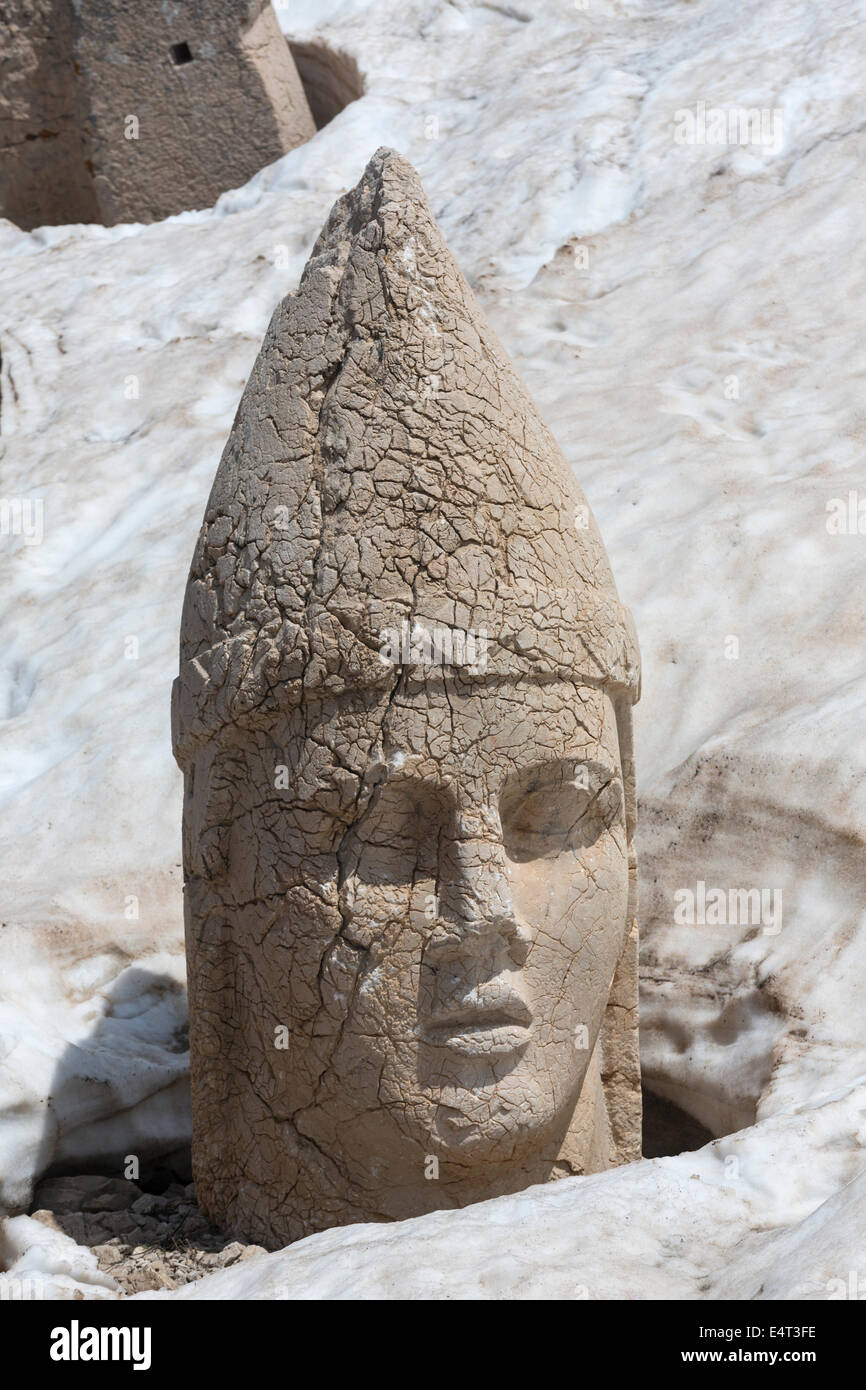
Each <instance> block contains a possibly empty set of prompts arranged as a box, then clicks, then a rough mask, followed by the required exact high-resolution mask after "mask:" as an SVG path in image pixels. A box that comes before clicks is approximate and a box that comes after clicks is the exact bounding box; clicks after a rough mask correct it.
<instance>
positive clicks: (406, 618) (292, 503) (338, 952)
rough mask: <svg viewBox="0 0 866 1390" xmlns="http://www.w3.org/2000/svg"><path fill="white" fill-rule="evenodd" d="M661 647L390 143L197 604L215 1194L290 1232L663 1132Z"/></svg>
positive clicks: (218, 531) (191, 860)
mask: <svg viewBox="0 0 866 1390" xmlns="http://www.w3.org/2000/svg"><path fill="white" fill-rule="evenodd" d="M386 634H387V640H385V637H386ZM443 635H444V636H443ZM428 637H429V638H431V639H432V638H435V639H436V641H435V642H432V641H431V643H430V644H429V645H430V648H431V650H430V652H428V651H427V644H426V638H428ZM444 637H448V639H449V640H448V641H447V642H446V641H445V640H444ZM440 639H442V640H441V641H440ZM458 639H459V640H458ZM416 646H417V647H418V652H416V650H415V648H416ZM470 647H471V652H470ZM419 653H420V654H419ZM639 672H640V662H639V654H638V650H637V643H636V640H635V636H634V631H633V626H632V623H631V620H630V618H629V616H628V614H627V613H626V611H625V610H624V609H623V608H622V605H621V604H620V602H619V599H618V596H617V593H616V587H615V584H614V581H613V576H612V574H611V572H610V565H609V562H608V559H607V556H606V554H605V551H604V546H603V544H602V541H601V538H600V536H599V534H598V529H597V527H596V526H595V522H594V521H593V519H592V517H591V515H590V513H589V508H588V506H587V505H586V503H585V500H584V499H583V495H582V493H581V492H580V489H579V488H578V487H577V485H576V483H575V480H574V478H573V477H572V475H571V470H570V469H569V467H568V465H567V464H566V462H565V460H564V458H563V457H562V455H561V453H560V451H559V450H558V448H557V446H556V444H555V441H554V440H553V439H552V437H551V436H550V433H549V431H548V430H547V427H546V426H545V424H544V422H543V420H542V419H541V417H540V416H539V414H538V412H537V410H536V409H535V407H534V405H533V403H532V402H531V400H530V399H529V397H528V396H527V394H526V392H525V389H524V387H523V386H522V384H521V383H520V381H519V380H518V378H517V375H516V373H515V372H514V370H513V367H512V366H511V364H510V363H509V361H508V359H507V356H506V355H505V353H504V351H503V349H502V348H501V347H500V345H499V344H498V343H497V342H496V339H495V336H494V334H493V332H492V330H491V329H490V327H489V325H488V324H487V323H486V322H485V320H484V316H483V314H482V313H481V310H480V308H479V306H478V305H477V303H476V302H475V300H474V297H473V295H472V292H471V290H470V289H469V286H468V285H467V284H466V282H465V280H464V279H463V277H462V275H461V274H460V271H459V269H458V267H457V266H456V264H455V262H454V260H453V257H452V256H451V254H450V252H449V251H448V248H447V246H446V245H445V243H444V241H443V239H442V236H441V233H440V232H439V229H438V228H437V227H436V224H435V221H434V219H433V217H432V214H431V212H430V209H429V207H428V206H427V204H426V202H425V199H424V195H423V190H422V189H421V186H420V183H419V181H418V178H417V176H416V175H415V173H414V171H413V170H412V169H411V168H410V166H409V165H407V164H406V162H405V161H404V160H402V159H401V158H400V157H399V156H398V155H396V154H394V153H393V152H392V151H387V150H382V151H379V152H378V153H377V154H376V155H375V156H374V158H373V159H372V160H371V161H370V164H369V166H368V168H367V170H366V171H365V173H364V176H363V178H362V179H361V181H360V183H359V184H358V186H357V188H355V189H353V190H352V191H351V192H350V193H347V194H346V195H345V196H344V197H343V198H341V199H340V200H339V202H338V203H337V205H336V206H335V208H334V209H333V211H332V213H331V215H330V217H329V219H328V221H327V223H326V225H325V227H324V228H323V231H322V235H321V236H320V238H319V240H318V241H317V243H316V246H315V248H314V251H313V255H312V256H311V258H310V261H309V263H308V266H307V269H306V270H305V272H304V275H303V277H302V280H301V283H300V285H299V287H298V291H297V293H296V294H293V295H291V296H288V297H287V299H286V300H285V301H284V302H283V303H282V304H281V305H280V306H279V308H278V309H277V311H276V312H275V314H274V318H273V320H272V323H271V327H270V328H269V330H268V334H267V336H266V338H265V341H264V343H263V345H262V350H261V352H260V354H259V358H258V360H257V363H256V366H255V368H254V370H253V373H252V375H251V377H250V380H249V382H248V384H247V388H246V390H245V392H244V396H243V399H242V401H241V405H240V407H239V411H238V416H237V419H236V422H235V426H234V428H233V430H232V435H231V438H230V439H229V442H228V443H227V445H226V448H225V451H224V453H223V457H222V460H221V462H220V467H219V470H218V473H217V477H216V480H215V482H214V487H213V490H212V492H211V496H210V498H209V500H208V504H207V508H206V513H205V520H204V524H203V526H202V531H201V534H200V537H199V542H198V545H197V547H196V551H195V555H194V557H193V562H192V566H191V569H190V577H189V581H188V584H187V592H186V599H185V603H184V615H183V620H182V627H181V663H180V674H179V677H178V680H177V683H176V685H175V693H174V699H173V711H174V712H173V728H174V746H175V753H176V756H177V758H178V761H179V763H180V765H181V767H182V768H183V769H184V773H185V777H186V802H185V807H184V839H185V844H184V866H185V892H186V921H187V955H188V964H189V971H188V979H189V991H190V1046H191V1083H192V1086H191V1091H192V1108H193V1128H194V1140H193V1167H194V1172H195V1177H196V1184H197V1195H198V1198H199V1201H200V1203H201V1205H202V1207H203V1209H204V1210H205V1211H206V1213H207V1214H208V1215H209V1216H210V1218H211V1219H212V1220H213V1221H215V1222H216V1223H217V1224H219V1225H221V1226H222V1227H223V1228H226V1229H228V1230H230V1231H232V1232H233V1233H234V1234H237V1235H239V1236H243V1237H244V1238H245V1239H247V1240H254V1241H257V1242H259V1243H261V1244H264V1245H268V1246H270V1247H271V1248H273V1247H275V1246H277V1245H280V1244H284V1243H285V1242H286V1241H287V1240H291V1239H295V1238H297V1237H298V1236H303V1235H308V1234H309V1233H310V1232H311V1231H314V1230H321V1229H323V1228H327V1227H328V1226H333V1225H337V1224H343V1223H346V1222H348V1221H365V1220H379V1219H383V1218H399V1217H404V1216H415V1215H418V1214H419V1213H421V1212H424V1211H429V1210H433V1209H435V1208H438V1207H446V1206H462V1205H466V1204H467V1203H469V1202H473V1201H478V1200H482V1199H484V1198H488V1197H493V1196H496V1195H498V1194H500V1193H503V1192H515V1191H519V1190H520V1189H521V1188H524V1187H527V1186H528V1185H529V1184H531V1183H537V1182H545V1181H547V1180H548V1179H549V1178H554V1177H558V1176H562V1175H566V1174H572V1173H594V1172H599V1171H601V1170H603V1169H605V1168H607V1167H610V1166H611V1165H612V1164H614V1163H618V1162H624V1161H627V1160H628V1159H629V1158H632V1157H636V1156H637V1155H638V1153H639V1151H640V1085H639V1063H638V1049H637V1021H638V1020H637V920H636V890H637V871H636V865H635V863H634V859H633V855H632V854H631V840H630V837H631V833H632V823H633V814H634V812H633V807H634V767H633V757H632V748H631V713H630V705H631V703H632V702H633V701H634V700H635V699H636V698H637V695H638V690H639ZM624 788H625V791H624ZM624 802H625V803H626V805H627V806H628V826H627V824H626V809H625V805H624Z"/></svg>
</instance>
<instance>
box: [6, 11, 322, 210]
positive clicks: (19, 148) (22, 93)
mask: <svg viewBox="0 0 866 1390" xmlns="http://www.w3.org/2000/svg"><path fill="white" fill-rule="evenodd" d="M313 134H315V126H314V124H313V118H312V116H311V115H310V110H309V106H308V105H307V99H306V97H305V95H304V91H303V88H302V86H301V82H300V78H299V77H298V73H297V69H296V68H295V64H294V60H293V59H292V56H291V53H290V51H289V48H288V45H287V43H286V41H285V39H284V37H283V35H282V33H281V31H280V28H279V25H278V23H277V19H276V15H275V14H274V12H273V9H272V7H271V5H270V3H269V0H185V3H184V4H183V5H165V4H163V3H161V0H135V3H134V4H133V3H131V0H88V3H87V4H84V5H82V4H80V3H76V0H9V3H7V4H5V5H4V6H3V9H2V14H0V216H3V217H8V218H11V220H12V221H14V222H16V223H18V225H19V226H22V227H25V228H28V229H29V228H31V227H36V226H40V225H41V224H43V223H62V222H75V221H81V222H104V223H106V224H109V225H110V224H112V223H115V222H131V221H141V222H152V221H155V220H158V219H159V218H162V217H167V216H169V215H170V214H172V213H175V212H181V211H183V210H184V209H186V208H195V207H210V206H211V205H212V204H213V203H214V202H215V201H216V199H217V198H218V196H219V195H220V193H223V192H224V191H225V190H226V189H228V188H236V187H238V186H239V185H241V184H243V183H246V181H247V179H249V178H250V177H251V176H252V175H253V174H254V173H255V172H256V171H257V170H258V169H261V168H262V167H263V166H264V165H265V164H270V163H272V162H273V160H275V159H279V157H280V156H281V155H283V154H285V153H286V152H287V151H288V150H291V149H294V148H295V146H296V145H299V144H302V143H303V141H304V140H308V139H310V137H311V136H312V135H313Z"/></svg>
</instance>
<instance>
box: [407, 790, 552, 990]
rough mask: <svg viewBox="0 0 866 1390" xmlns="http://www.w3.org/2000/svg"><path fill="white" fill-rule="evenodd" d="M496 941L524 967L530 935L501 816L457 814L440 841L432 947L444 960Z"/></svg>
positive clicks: (480, 949)
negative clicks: (515, 892)
mask: <svg viewBox="0 0 866 1390" xmlns="http://www.w3.org/2000/svg"><path fill="white" fill-rule="evenodd" d="M496 938H498V939H499V940H500V941H502V942H503V943H504V945H505V946H506V948H507V954H508V955H509V956H510V957H511V959H512V960H513V962H514V964H516V965H522V964H523V963H524V961H525V959H526V954H527V951H528V949H529V945H530V941H531V936H530V933H529V931H528V929H527V928H526V926H525V925H524V924H523V923H522V922H521V921H520V919H519V917H518V915H517V913H516V911H515V909H514V904H513V902H512V898H511V884H510V881H509V876H508V864H507V859H506V856H505V849H504V846H503V843H502V830H501V826H500V824H499V817H498V816H497V815H496V814H495V813H494V812H486V813H485V812H482V813H466V814H462V815H458V816H457V817H456V818H455V822H454V826H453V828H452V832H451V833H450V834H448V835H446V836H444V837H443V840H442V842H441V850H440V860H439V894H438V919H437V924H436V928H435V930H434V933H433V940H432V941H431V943H430V944H431V946H433V947H434V949H436V948H438V949H437V954H441V955H443V956H447V955H449V954H454V955H466V954H480V953H482V952H484V953H488V952H489V951H490V949H491V946H492V945H494V944H495V939H496Z"/></svg>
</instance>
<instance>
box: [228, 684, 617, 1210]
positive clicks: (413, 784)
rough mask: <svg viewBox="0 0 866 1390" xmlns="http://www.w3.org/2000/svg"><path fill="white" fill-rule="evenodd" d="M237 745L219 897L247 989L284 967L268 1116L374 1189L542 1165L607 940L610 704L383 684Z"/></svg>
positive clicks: (571, 1091)
mask: <svg viewBox="0 0 866 1390" xmlns="http://www.w3.org/2000/svg"><path fill="white" fill-rule="evenodd" d="M246 738H247V739H248V740H249V741H248V743H247V744H246V746H245V747H244V748H243V751H242V752H241V749H238V754H239V755H240V756H239V757H238V758H235V757H233V758H232V760H231V764H230V767H229V768H228V775H229V776H230V777H231V778H232V779H233V793H234V798H235V806H234V812H233V830H232V834H231V839H230V844H229V849H228V879H227V881H226V883H225V885H224V890H223V891H224V902H225V907H226V910H227V912H228V914H230V916H231V918H232V921H233V922H234V923H236V924H237V923H243V924H244V930H243V931H242V933H241V934H240V936H241V942H242V951H243V955H244V956H245V957H246V958H247V964H248V966H249V967H250V968H251V969H252V971H253V974H254V975H255V976H256V977H257V978H258V979H260V980H262V981H268V980H273V979H274V977H275V969H274V966H275V957H280V956H282V957H283V958H284V971H281V972H280V973H279V977H280V979H281V980H282V982H283V983H284V985H285V990H286V992H285V994H284V996H283V997H282V999H280V1000H279V1001H278V1000H275V999H268V998H267V993H266V995H265V998H264V999H263V1004H264V1005H265V1009H264V1013H263V1014H262V1015H261V1016H260V1017H261V1022H262V1029H261V1035H260V1038H259V1039H258V1041H257V1044H254V1045H253V1046H252V1048H251V1049H250V1051H251V1053H252V1055H253V1056H257V1055H260V1054H261V1052H262V1051H263V1050H265V1051H266V1052H270V1055H271V1059H272V1061H273V1059H274V1058H276V1062H277V1064H279V1063H280V1062H285V1064H286V1065H285V1071H284V1072H283V1081H282V1085H279V1084H277V1085H275V1086H274V1093H273V1104H274V1105H275V1106H276V1109H277V1111H278V1112H279V1113H281V1114H283V1115H285V1117H286V1118H287V1119H289V1118H291V1123H292V1124H293V1125H294V1126H295V1127H297V1129H298V1131H299V1133H300V1134H301V1135H303V1136H305V1137H306V1138H308V1139H311V1140H312V1141H313V1142H314V1143H315V1144H316V1146H317V1147H318V1148H319V1149H320V1150H321V1151H323V1152H325V1153H327V1154H328V1155H329V1156H330V1157H331V1158H332V1159H333V1160H334V1161H335V1162H336V1163H337V1165H338V1166H339V1167H340V1169H341V1171H342V1172H343V1174H344V1175H348V1176H349V1177H350V1178H351V1180H352V1181H353V1182H356V1183H359V1184H361V1186H366V1185H367V1183H368V1181H369V1182H375V1183H376V1184H377V1185H378V1184H379V1183H383V1184H384V1185H385V1186H386V1187H387V1188H388V1189H389V1190H392V1189H393V1192H394V1193H399V1192H401V1191H405V1190H407V1189H408V1188H411V1187H413V1186H415V1187H418V1188H422V1187H423V1186H424V1161H425V1156H427V1155H437V1156H438V1157H439V1159H440V1161H441V1162H443V1163H445V1164H446V1165H447V1164H449V1162H450V1163H451V1165H452V1166H451V1167H449V1168H448V1171H447V1172H446V1173H445V1174H443V1176H444V1177H446V1178H447V1177H449V1176H450V1177H453V1178H457V1177H458V1176H459V1177H471V1176H472V1173H471V1170H472V1169H473V1168H474V1167H475V1166H476V1165H477V1164H479V1163H481V1162H483V1163H484V1164H485V1166H486V1167H487V1168H488V1171H489V1164H490V1163H491V1162H492V1163H493V1165H494V1168H495V1167H496V1166H497V1165H500V1164H501V1165H504V1166H508V1165H513V1164H515V1163H519V1162H520V1160H522V1159H524V1158H525V1157H526V1156H527V1155H531V1154H532V1152H533V1151H538V1150H539V1149H540V1148H541V1147H543V1146H546V1147H549V1146H550V1144H551V1143H553V1151H554V1152H555V1151H556V1148H557V1147H558V1141H557V1136H558V1137H559V1139H561V1136H562V1133H563V1130H564V1129H565V1128H567V1126H568V1123H569V1120H570V1118H571V1114H572V1111H573V1110H574V1106H575V1102H576V1101H577V1098H578V1096H579V1094H580V1091H581V1087H582V1085H583V1082H584V1078H585V1075H586V1071H587V1065H588V1061H589V1057H590V1054H591V1051H592V1048H593V1046H594V1044H595V1041H596V1038H597V1036H598V1031H599V1028H600V1025H601V1022H602V1018H603V1015H604V1011H605V1007H606V1005H607V1000H608V992H609V989H610V984H611V979H612V977H613V973H614V969H615V967H616V963H617V960H618V958H619V956H620V953H621V951H622V948H623V941H624V935H625V931H626V918H627V904H628V856H627V843H626V826H625V812H624V804H623V787H622V777H621V769H620V761H619V749H618V737H617V726H616V719H615V715H614V709H613V705H612V704H611V701H610V699H609V697H608V696H607V695H606V694H605V693H604V692H603V691H600V690H598V689H593V688H590V687H586V686H575V685H572V684H568V683H559V682H551V683H544V684H533V683H528V682H520V683H515V684H513V685H504V684H501V685H500V684H498V683H479V684H475V685H472V684H465V685H463V686H462V687H456V686H455V685H454V684H453V683H449V685H448V687H447V688H446V686H445V685H443V684H442V683H441V682H439V683H427V684H425V685H419V686H412V685H407V684H406V683H405V682H404V683H401V686H400V687H399V690H398V693H397V695H396V697H395V698H394V699H393V700H391V701H390V702H389V701H387V700H383V699H382V697H379V698H378V699H377V698H376V697H373V696H366V697H358V698H357V700H356V701H350V700H345V699H344V700H341V701H338V702H334V703H331V704H330V705H326V706H306V707H305V708H303V709H301V710H298V711H295V712H294V713H293V714H292V715H288V716H286V718H285V720H284V721H282V722H281V723H280V725H278V726H275V727H273V728H272V729H271V730H270V731H269V732H268V733H267V734H261V733H258V734H250V735H247V736H246ZM275 784H276V785H275ZM322 885H324V887H323V886H322ZM234 930H235V933H236V934H238V933H237V927H235V928H234ZM265 990H266V991H267V986H265ZM272 993H273V990H272V989H271V994H272ZM268 1005H271V1006H272V1007H275V1013H274V1014H272V1011H271V1007H268ZM274 1018H276V1020H277V1022H274ZM280 1022H282V1023H283V1024H285V1025H287V1026H288V1028H289V1038H290V1042H289V1047H288V1049H287V1050H286V1051H285V1052H284V1053H283V1054H282V1055H281V1054H280V1053H279V1052H277V1053H276V1054H275V1053H274V1051H273V1032H272V1030H273V1028H275V1027H278V1026H279V1023H280ZM524 1181H525V1178H524ZM428 1187H429V1184H428ZM429 1195H430V1197H431V1199H432V1197H433V1195H434V1194H433V1192H430V1194H429ZM431 1204H432V1205H436V1204H437V1203H435V1202H431Z"/></svg>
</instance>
